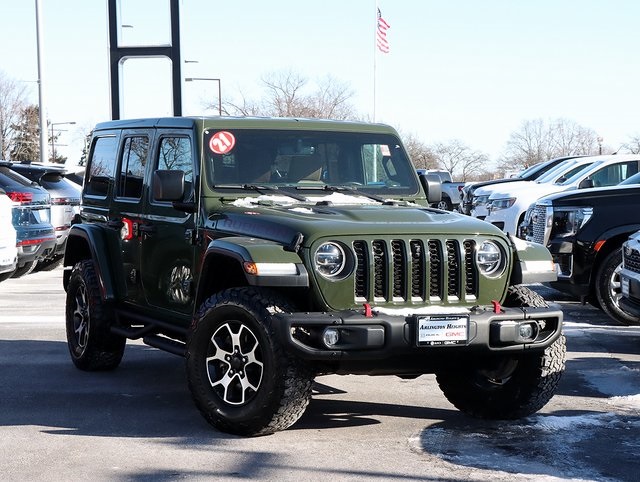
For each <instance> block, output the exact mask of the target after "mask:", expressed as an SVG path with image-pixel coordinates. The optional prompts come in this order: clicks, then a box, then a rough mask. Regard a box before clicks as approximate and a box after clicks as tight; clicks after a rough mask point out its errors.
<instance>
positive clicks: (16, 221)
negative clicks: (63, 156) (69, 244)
mask: <svg viewBox="0 0 640 482" xmlns="http://www.w3.org/2000/svg"><path fill="white" fill-rule="evenodd" d="M11 165H12V163H11V162H6V161H0V187H1V188H2V189H4V190H5V192H6V193H7V196H9V198H10V199H11V200H12V201H13V210H12V218H13V219H12V220H13V226H14V227H15V229H16V236H17V246H18V268H17V269H16V271H15V272H14V273H13V277H14V278H18V277H20V276H23V275H25V274H27V273H30V272H31V271H32V270H33V269H34V268H35V266H36V264H37V263H38V261H39V260H42V259H45V258H47V257H49V256H51V254H52V253H53V252H54V251H55V246H56V236H55V231H54V229H53V225H52V224H51V221H50V218H51V198H50V196H49V193H48V192H47V191H46V190H45V189H43V188H42V187H40V186H38V185H37V184H36V183H34V182H32V181H30V180H29V179H27V178H26V177H24V176H22V175H20V174H18V173H17V172H15V171H14V170H12V169H11Z"/></svg>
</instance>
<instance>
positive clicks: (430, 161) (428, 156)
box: [401, 134, 438, 169]
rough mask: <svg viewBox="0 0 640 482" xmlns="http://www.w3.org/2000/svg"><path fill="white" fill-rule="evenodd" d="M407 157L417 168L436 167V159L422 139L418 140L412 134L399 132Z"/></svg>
mask: <svg viewBox="0 0 640 482" xmlns="http://www.w3.org/2000/svg"><path fill="white" fill-rule="evenodd" d="M401 137H402V138H403V139H402V142H403V144H404V147H405V149H406V150H407V153H408V154H409V158H410V159H411V160H412V161H413V165H414V166H416V168H417V169H437V168H438V160H437V159H436V157H435V156H434V155H433V152H431V149H429V147H428V146H427V145H426V144H425V143H424V142H422V141H420V140H418V138H417V137H416V136H414V135H413V134H408V135H406V136H403V135H402V134H401Z"/></svg>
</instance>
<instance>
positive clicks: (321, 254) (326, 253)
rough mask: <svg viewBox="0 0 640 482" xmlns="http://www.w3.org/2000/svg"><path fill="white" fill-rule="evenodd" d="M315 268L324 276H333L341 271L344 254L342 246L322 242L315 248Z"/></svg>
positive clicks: (343, 264) (343, 263) (344, 259)
mask: <svg viewBox="0 0 640 482" xmlns="http://www.w3.org/2000/svg"><path fill="white" fill-rule="evenodd" d="M314 263H315V266H316V270H317V271H318V273H320V274H321V275H322V276H324V277H325V278H334V277H335V276H338V275H339V274H340V273H342V270H343V269H344V267H345V263H346V256H345V254H344V250H343V249H342V246H340V245H339V244H337V243H323V244H321V245H320V247H318V249H317V250H316V254H315V257H314Z"/></svg>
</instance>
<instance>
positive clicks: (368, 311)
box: [362, 303, 373, 318]
mask: <svg viewBox="0 0 640 482" xmlns="http://www.w3.org/2000/svg"><path fill="white" fill-rule="evenodd" d="M362 306H364V317H365V318H373V311H371V305H370V304H369V303H365V304H364V305H362Z"/></svg>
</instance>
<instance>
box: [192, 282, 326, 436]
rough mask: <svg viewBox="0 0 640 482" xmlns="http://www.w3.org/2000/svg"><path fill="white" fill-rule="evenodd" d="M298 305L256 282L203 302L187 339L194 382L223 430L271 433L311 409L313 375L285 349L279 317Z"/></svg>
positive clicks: (197, 397)
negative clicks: (280, 339)
mask: <svg viewBox="0 0 640 482" xmlns="http://www.w3.org/2000/svg"><path fill="white" fill-rule="evenodd" d="M291 311H293V309H292V307H291V306H290V305H289V303H288V302H287V301H286V300H284V299H283V298H282V297H281V296H279V295H278V294H277V293H274V292H272V291H268V290H261V289H256V288H233V289H229V290H225V291H222V292H220V293H217V294H215V295H213V296H211V297H210V298H209V299H208V300H206V301H205V302H204V303H203V304H202V305H201V307H200V309H199V311H198V313H197V315H196V317H195V318H194V322H193V324H192V327H191V330H190V334H189V337H188V342H187V359H186V368H187V380H188V383H189V389H190V390H191V394H192V396H193V399H194V401H195V404H196V406H197V407H198V409H199V410H200V412H201V413H202V415H203V416H204V418H205V419H206V420H207V421H208V422H209V423H210V424H211V425H213V426H214V427H216V428H217V429H218V430H221V431H223V432H228V433H233V434H237V435H249V436H256V435H267V434H271V433H273V432H276V431H279V430H284V429H286V428H288V427H290V426H291V425H293V424H294V423H295V422H296V421H297V420H298V419H299V418H300V417H301V416H302V414H303V413H304V411H305V409H306V407H307V404H308V403H309V399H310V398H311V385H312V382H313V377H314V374H313V372H312V371H311V370H309V368H308V367H307V366H306V365H305V364H304V363H303V362H302V361H301V360H299V359H297V358H294V357H291V356H290V355H288V354H287V353H286V352H285V350H284V348H283V347H282V346H281V344H280V343H279V342H278V340H277V337H276V333H275V332H276V327H275V326H274V319H273V317H272V315H273V314H276V313H278V312H291Z"/></svg>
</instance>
